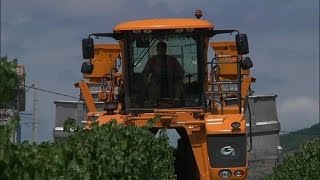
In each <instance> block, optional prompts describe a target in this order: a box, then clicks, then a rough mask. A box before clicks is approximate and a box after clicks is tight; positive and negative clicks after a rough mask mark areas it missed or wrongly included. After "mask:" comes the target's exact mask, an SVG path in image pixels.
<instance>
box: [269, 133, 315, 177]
mask: <svg viewBox="0 0 320 180" xmlns="http://www.w3.org/2000/svg"><path fill="white" fill-rule="evenodd" d="M319 177H320V139H319V138H315V139H313V140H312V141H308V142H307V143H305V144H304V145H302V146H301V147H300V151H298V152H296V153H295V155H294V156H288V157H286V158H285V159H284V161H283V164H281V165H279V166H277V167H275V168H274V173H273V174H272V175H271V176H270V177H269V179H282V180H283V179H319Z"/></svg>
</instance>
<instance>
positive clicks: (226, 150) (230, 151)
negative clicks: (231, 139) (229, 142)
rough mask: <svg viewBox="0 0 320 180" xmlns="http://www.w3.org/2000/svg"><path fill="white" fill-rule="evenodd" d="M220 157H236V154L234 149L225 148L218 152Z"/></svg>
mask: <svg viewBox="0 0 320 180" xmlns="http://www.w3.org/2000/svg"><path fill="white" fill-rule="evenodd" d="M220 153H221V155H222V156H225V157H230V156H232V157H233V156H235V155H236V152H235V151H234V148H233V147H231V146H225V147H223V148H222V149H221V151H220Z"/></svg>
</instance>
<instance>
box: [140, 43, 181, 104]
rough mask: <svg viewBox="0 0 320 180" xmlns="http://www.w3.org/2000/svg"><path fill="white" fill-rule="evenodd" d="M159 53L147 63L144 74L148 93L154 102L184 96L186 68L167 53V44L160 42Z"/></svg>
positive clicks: (177, 98)
mask: <svg viewBox="0 0 320 180" xmlns="http://www.w3.org/2000/svg"><path fill="white" fill-rule="evenodd" d="M156 48H157V55H154V56H152V57H151V58H150V59H149V60H148V61H147V63H146V65H145V67H144V70H143V74H144V75H145V78H146V83H147V93H148V97H149V100H150V101H151V102H152V103H157V101H158V100H159V98H160V99H164V100H165V99H175V100H179V99H181V98H182V91H183V89H182V88H183V78H184V70H183V68H182V66H181V65H180V63H179V61H178V60H177V59H176V58H175V57H173V56H170V55H167V44H166V43H165V42H159V43H158V44H157V46H156Z"/></svg>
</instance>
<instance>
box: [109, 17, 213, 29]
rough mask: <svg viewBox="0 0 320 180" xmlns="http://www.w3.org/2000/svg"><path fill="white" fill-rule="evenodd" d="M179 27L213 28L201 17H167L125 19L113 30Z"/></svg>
mask: <svg viewBox="0 0 320 180" xmlns="http://www.w3.org/2000/svg"><path fill="white" fill-rule="evenodd" d="M179 28H194V29H197V28H207V29H213V24H212V23H211V22H209V21H207V20H203V19H191V18H170V19H169V18H168V19H165V18H163V19H144V20H136V21H127V22H123V23H120V24H118V25H116V26H115V27H114V28H113V31H115V32H119V31H130V30H145V29H146V30H149V29H150V30H156V29H179Z"/></svg>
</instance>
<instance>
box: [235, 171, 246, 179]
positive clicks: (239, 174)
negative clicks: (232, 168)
mask: <svg viewBox="0 0 320 180" xmlns="http://www.w3.org/2000/svg"><path fill="white" fill-rule="evenodd" d="M234 175H235V176H237V177H242V176H243V175H244V172H243V171H241V170H238V171H236V172H234Z"/></svg>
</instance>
